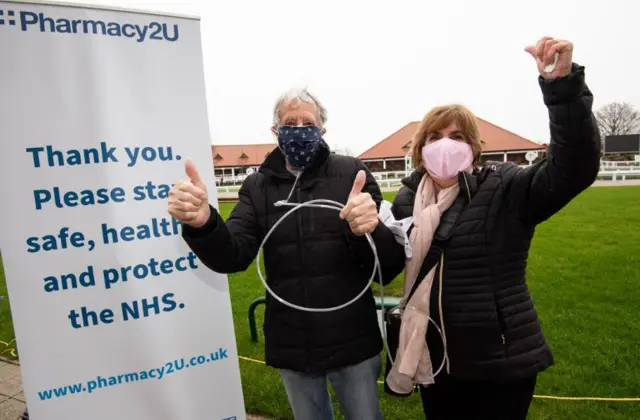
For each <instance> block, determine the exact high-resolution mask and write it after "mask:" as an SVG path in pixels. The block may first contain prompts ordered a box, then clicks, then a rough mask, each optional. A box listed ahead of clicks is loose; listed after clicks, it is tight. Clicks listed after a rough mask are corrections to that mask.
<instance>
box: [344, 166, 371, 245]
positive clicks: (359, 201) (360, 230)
mask: <svg viewBox="0 0 640 420" xmlns="http://www.w3.org/2000/svg"><path fill="white" fill-rule="evenodd" d="M366 181H367V174H366V173H365V171H363V170H361V171H359V172H358V174H357V175H356V179H355V181H354V182H353V187H351V192H350V193H349V200H348V201H347V205H346V206H345V207H344V208H343V209H342V211H341V212H340V218H341V219H343V220H346V221H347V222H349V227H350V228H351V231H352V232H353V233H354V234H355V235H358V236H362V235H365V234H367V233H371V232H373V231H374V230H375V228H376V227H377V226H378V208H377V206H376V202H375V201H373V198H371V194H369V193H363V192H362V190H363V189H364V186H365V184H366Z"/></svg>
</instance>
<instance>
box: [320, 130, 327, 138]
mask: <svg viewBox="0 0 640 420" xmlns="http://www.w3.org/2000/svg"><path fill="white" fill-rule="evenodd" d="M326 132H327V129H326V128H323V129H322V130H320V135H321V136H324V134H325V133H326Z"/></svg>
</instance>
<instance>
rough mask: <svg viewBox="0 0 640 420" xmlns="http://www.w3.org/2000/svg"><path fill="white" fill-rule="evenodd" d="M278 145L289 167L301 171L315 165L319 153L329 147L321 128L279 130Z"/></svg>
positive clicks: (307, 127) (291, 127) (289, 127)
mask: <svg viewBox="0 0 640 420" xmlns="http://www.w3.org/2000/svg"><path fill="white" fill-rule="evenodd" d="M278 145H279V146H280V150H281V151H282V153H283V154H284V156H285V158H286V159H287V162H288V163H289V165H291V166H293V167H294V168H296V169H300V170H305V169H308V168H309V167H310V166H311V165H313V162H314V160H315V158H316V156H318V153H319V152H320V151H321V150H322V149H324V148H326V147H327V144H326V143H325V142H324V140H323V139H322V136H321V135H320V128H319V127H313V126H305V127H295V126H284V127H280V128H278Z"/></svg>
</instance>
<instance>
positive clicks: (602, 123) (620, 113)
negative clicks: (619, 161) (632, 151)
mask: <svg viewBox="0 0 640 420" xmlns="http://www.w3.org/2000/svg"><path fill="white" fill-rule="evenodd" d="M596 120H597V121H598V127H599V128H600V134H601V136H602V139H603V140H604V138H605V137H606V136H615V135H620V134H638V133H640V112H639V111H637V110H636V109H635V108H634V107H633V105H631V104H630V103H627V102H613V103H610V104H607V105H604V106H603V107H601V108H600V109H598V111H596Z"/></svg>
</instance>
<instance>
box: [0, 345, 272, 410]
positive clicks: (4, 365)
mask: <svg viewBox="0 0 640 420" xmlns="http://www.w3.org/2000/svg"><path fill="white" fill-rule="evenodd" d="M24 408H25V398H24V392H23V391H22V381H21V379H20V365H19V364H17V363H16V362H13V361H9V360H6V359H3V358H0V420H20V419H21V418H22V414H23V413H24ZM247 420H268V419H267V418H266V417H260V416H254V415H252V414H248V415H247Z"/></svg>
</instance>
